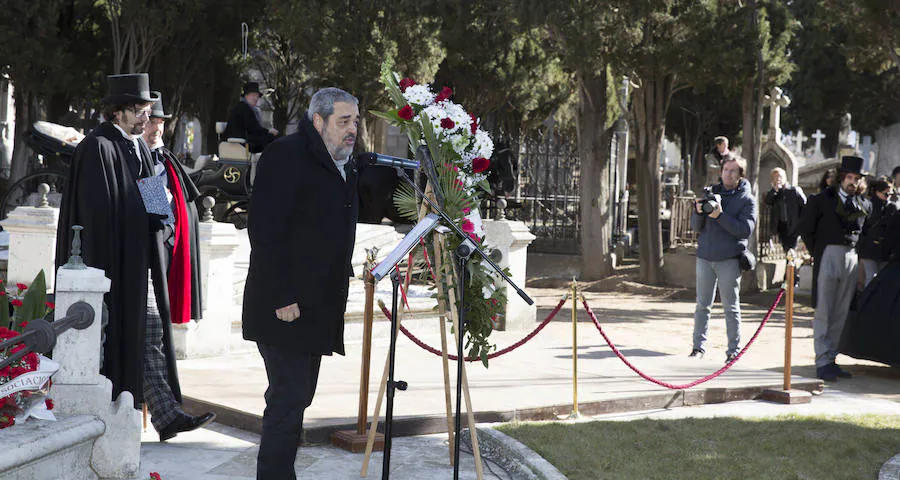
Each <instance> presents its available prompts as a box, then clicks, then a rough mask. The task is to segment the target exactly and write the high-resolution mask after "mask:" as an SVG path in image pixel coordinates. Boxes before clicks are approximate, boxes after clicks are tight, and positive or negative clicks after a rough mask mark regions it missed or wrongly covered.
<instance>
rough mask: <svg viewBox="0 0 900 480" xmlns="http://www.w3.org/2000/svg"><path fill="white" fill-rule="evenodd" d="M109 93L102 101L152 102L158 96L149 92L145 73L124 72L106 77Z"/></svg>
mask: <svg viewBox="0 0 900 480" xmlns="http://www.w3.org/2000/svg"><path fill="white" fill-rule="evenodd" d="M106 80H107V84H108V87H109V93H108V94H107V95H106V96H105V97H103V100H102V101H103V103H108V104H117V103H153V102H155V101H157V100H159V96H158V95H157V96H153V95H152V94H151V93H150V77H149V76H147V74H146V73H126V74H122V75H108V76H107V77H106Z"/></svg>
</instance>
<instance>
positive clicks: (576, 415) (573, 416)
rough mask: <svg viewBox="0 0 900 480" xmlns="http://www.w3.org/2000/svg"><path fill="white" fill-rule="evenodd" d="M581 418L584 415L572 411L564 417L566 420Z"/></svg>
mask: <svg viewBox="0 0 900 480" xmlns="http://www.w3.org/2000/svg"><path fill="white" fill-rule="evenodd" d="M582 418H584V417H582V416H581V414H580V413H578V412H572V413H570V414H569V416H568V417H566V420H581V419H582Z"/></svg>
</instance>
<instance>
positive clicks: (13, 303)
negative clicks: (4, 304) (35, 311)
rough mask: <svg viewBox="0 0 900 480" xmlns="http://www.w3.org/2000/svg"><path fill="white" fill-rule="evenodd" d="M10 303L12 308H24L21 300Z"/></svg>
mask: <svg viewBox="0 0 900 480" xmlns="http://www.w3.org/2000/svg"><path fill="white" fill-rule="evenodd" d="M9 303H10V304H11V305H12V306H14V307H21V306H22V301H21V300H19V299H18V298H16V299H14V300H13V301H11V302H9Z"/></svg>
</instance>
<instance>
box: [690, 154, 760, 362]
mask: <svg viewBox="0 0 900 480" xmlns="http://www.w3.org/2000/svg"><path fill="white" fill-rule="evenodd" d="M746 166H747V162H746V161H745V160H744V159H743V158H738V157H735V156H733V155H732V154H730V153H728V154H726V155H725V156H724V157H723V158H722V164H721V169H720V173H721V181H720V183H719V184H718V185H714V186H712V187H707V188H705V189H704V195H703V196H701V197H700V198H699V199H698V200H697V201H696V202H695V208H696V210H695V212H694V213H693V215H691V228H692V229H693V230H694V231H695V232H699V234H700V237H699V239H698V245H697V308H696V310H695V311H694V346H693V350H692V351H691V354H690V356H691V357H694V358H702V357H703V355H704V354H705V353H706V350H705V346H706V340H707V332H708V331H709V313H710V310H711V308H712V303H713V300H714V299H715V294H716V286H718V288H719V296H720V297H721V299H722V307H723V310H725V325H726V328H727V331H728V349H727V350H726V352H725V362H726V363H730V362H732V361H733V360H734V359H735V358H736V357H737V354H738V345H739V344H740V341H741V272H742V270H750V269H752V268H753V266H754V263H755V258H754V257H753V255H752V254H751V253H750V251H749V250H747V239H748V238H749V237H750V234H751V233H753V228H754V227H756V220H757V215H758V213H757V205H756V198H755V197H754V196H753V193H752V191H751V187H750V182H748V181H747V180H745V179H744V178H743V177H744V170H745V169H746Z"/></svg>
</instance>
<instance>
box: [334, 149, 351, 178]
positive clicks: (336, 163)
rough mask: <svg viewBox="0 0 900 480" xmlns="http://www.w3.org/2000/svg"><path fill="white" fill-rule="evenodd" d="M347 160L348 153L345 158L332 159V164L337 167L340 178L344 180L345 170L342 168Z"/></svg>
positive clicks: (348, 158)
mask: <svg viewBox="0 0 900 480" xmlns="http://www.w3.org/2000/svg"><path fill="white" fill-rule="evenodd" d="M332 160H334V159H333V158H332ZM349 161H350V155H347V158H345V159H343V160H334V166H335V167H337V169H338V172H339V173H340V174H341V178H343V179H344V181H346V180H347V172H346V171H345V170H344V167H345V166H346V165H347V163H348V162H349Z"/></svg>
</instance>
